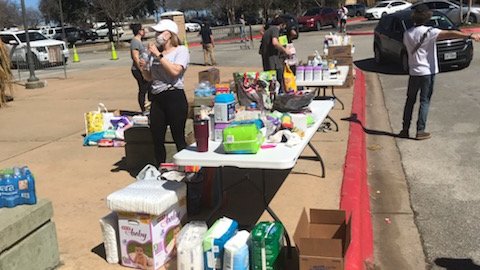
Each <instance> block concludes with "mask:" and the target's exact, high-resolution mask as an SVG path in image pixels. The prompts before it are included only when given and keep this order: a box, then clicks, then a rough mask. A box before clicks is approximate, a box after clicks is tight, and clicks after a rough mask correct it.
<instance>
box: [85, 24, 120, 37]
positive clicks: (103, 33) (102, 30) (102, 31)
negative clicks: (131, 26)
mask: <svg viewBox="0 0 480 270" xmlns="http://www.w3.org/2000/svg"><path fill="white" fill-rule="evenodd" d="M92 31H95V32H96V33H97V35H98V38H106V37H107V36H108V25H107V24H103V25H102V26H99V27H97V28H96V29H92ZM117 32H118V36H119V37H122V35H123V34H124V33H125V32H124V31H123V28H122V27H119V26H117V27H112V35H113V36H114V37H116V36H117Z"/></svg>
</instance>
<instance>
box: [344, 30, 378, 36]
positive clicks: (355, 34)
mask: <svg viewBox="0 0 480 270" xmlns="http://www.w3.org/2000/svg"><path fill="white" fill-rule="evenodd" d="M347 34H348V35H350V36H371V35H373V32H372V31H363V32H362V31H352V32H348V31H347Z"/></svg>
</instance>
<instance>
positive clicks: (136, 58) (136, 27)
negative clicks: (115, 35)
mask: <svg viewBox="0 0 480 270" xmlns="http://www.w3.org/2000/svg"><path fill="white" fill-rule="evenodd" d="M130 29H132V32H133V35H134V37H133V38H132V40H131V41H130V57H131V58H132V68H131V70H132V75H133V77H134V78H135V80H137V84H138V105H140V110H142V113H145V111H146V109H145V100H146V98H145V96H148V95H149V91H150V82H148V81H146V80H145V79H144V78H143V75H142V71H141V69H140V58H141V56H142V54H145V53H147V50H146V48H145V46H144V45H143V43H142V38H143V37H144V36H145V30H144V29H143V27H142V25H141V24H139V23H135V24H131V25H130Z"/></svg>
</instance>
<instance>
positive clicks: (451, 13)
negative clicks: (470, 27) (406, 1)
mask: <svg viewBox="0 0 480 270" xmlns="http://www.w3.org/2000/svg"><path fill="white" fill-rule="evenodd" d="M420 4H425V5H426V6H428V8H429V9H431V10H437V11H440V12H442V13H443V14H445V15H447V17H448V18H449V19H450V20H451V21H452V22H453V23H454V24H456V25H459V24H460V23H461V19H460V3H459V2H457V1H452V0H424V1H419V2H417V3H415V4H413V5H412V9H415V7H416V6H418V5H420ZM467 11H468V6H467V5H466V4H463V5H462V18H465V17H466V16H467ZM467 22H468V23H477V22H480V8H479V7H476V6H474V7H472V9H471V10H470V15H469V17H468V20H467Z"/></svg>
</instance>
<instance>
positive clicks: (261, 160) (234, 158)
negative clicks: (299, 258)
mask: <svg viewBox="0 0 480 270" xmlns="http://www.w3.org/2000/svg"><path fill="white" fill-rule="evenodd" d="M334 105H335V100H334V99H331V100H314V101H312V103H311V104H310V109H311V111H312V116H313V118H314V120H315V124H314V125H313V126H311V127H309V128H308V129H307V130H306V131H305V135H304V137H303V139H302V140H301V142H300V143H299V144H297V145H295V146H292V147H289V146H287V145H286V144H285V143H279V144H277V145H276V147H274V148H269V149H260V150H259V151H258V152H257V153H256V154H227V153H225V151H224V150H223V146H222V143H221V142H214V141H209V145H208V152H197V151H196V150H195V149H196V148H195V144H193V145H192V146H191V147H188V148H187V149H184V150H182V151H180V152H178V153H177V154H175V155H174V156H173V160H174V162H175V164H177V165H180V166H189V165H199V166H203V167H215V168H222V167H227V166H229V167H237V168H245V169H247V168H250V169H261V170H262V179H261V181H262V187H263V192H262V193H263V194H262V195H263V203H264V208H265V210H267V212H268V213H269V214H270V215H271V216H272V218H273V219H275V220H276V221H278V222H281V221H280V219H279V218H278V216H277V215H276V214H275V212H274V211H273V210H272V209H271V208H270V207H269V206H268V202H267V199H266V194H265V189H266V188H265V170H266V169H276V170H282V169H291V168H293V167H294V166H295V164H296V163H297V160H298V158H299V157H300V155H301V153H302V152H303V150H304V148H305V147H306V146H307V145H308V146H309V147H310V148H311V149H312V150H313V152H314V153H315V155H316V157H317V158H318V159H319V161H320V163H321V166H322V177H325V166H324V164H323V160H322V158H321V156H320V154H319V153H318V151H317V150H316V149H315V147H314V146H313V145H312V144H311V143H310V140H311V139H312V137H313V135H314V134H315V133H316V132H317V129H318V128H319V127H320V125H321V124H322V122H323V121H324V120H325V118H326V117H327V116H328V113H329V112H330V110H332V108H333V106H334ZM219 182H220V193H221V194H220V197H222V196H223V183H222V182H223V180H222V172H220V181H219ZM221 204H222V198H220V199H219V200H218V203H217V205H216V207H215V209H214V210H213V211H212V213H211V214H210V216H209V218H208V219H210V218H211V217H212V216H213V214H214V213H216V212H217V211H218V210H219V209H220V208H221V206H222V205H221ZM285 238H286V241H287V245H288V246H289V247H290V246H291V244H290V237H289V236H288V233H287V230H285Z"/></svg>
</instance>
